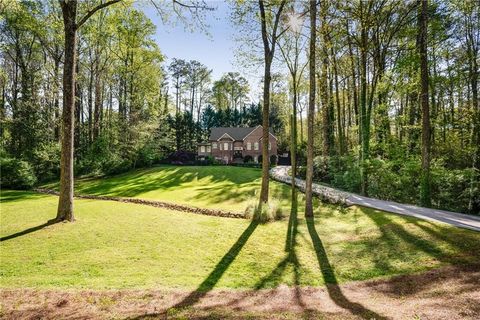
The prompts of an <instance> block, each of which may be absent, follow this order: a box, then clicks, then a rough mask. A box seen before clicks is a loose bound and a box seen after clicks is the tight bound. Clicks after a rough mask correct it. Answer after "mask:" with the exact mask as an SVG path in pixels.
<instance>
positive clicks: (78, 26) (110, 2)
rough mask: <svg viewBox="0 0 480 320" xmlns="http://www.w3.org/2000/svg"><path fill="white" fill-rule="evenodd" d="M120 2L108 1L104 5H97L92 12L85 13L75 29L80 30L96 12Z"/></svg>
mask: <svg viewBox="0 0 480 320" xmlns="http://www.w3.org/2000/svg"><path fill="white" fill-rule="evenodd" d="M120 1H122V0H110V1H107V2H105V3H102V4H99V5H98V6H96V7H95V8H93V9H92V10H90V11H88V12H87V14H86V15H85V16H84V17H83V18H82V19H81V20H80V22H79V23H77V25H76V28H77V29H78V28H80V27H81V26H82V25H83V24H84V23H85V22H86V21H87V20H88V19H89V18H90V17H91V16H92V15H93V14H94V13H95V12H97V11H98V10H100V9H103V8H105V7H108V6H110V5H112V4H114V3H117V2H120Z"/></svg>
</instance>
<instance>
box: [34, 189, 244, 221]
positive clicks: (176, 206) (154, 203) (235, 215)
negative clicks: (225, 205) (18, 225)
mask: <svg viewBox="0 0 480 320" xmlns="http://www.w3.org/2000/svg"><path fill="white" fill-rule="evenodd" d="M34 191H36V192H39V193H44V194H51V195H55V196H58V195H59V192H58V191H55V190H51V189H43V188H37V189H34ZM75 198H78V199H92V200H107V201H117V202H125V203H135V204H143V205H147V206H151V207H156V208H165V209H169V210H175V211H182V212H189V213H195V214H202V215H206V216H215V217H223V218H235V219H246V217H245V215H244V214H242V213H239V212H232V211H223V210H215V209H206V208H198V207H193V206H187V205H183V204H175V203H170V202H163V201H157V200H145V199H138V198H123V197H112V196H95V195H86V194H76V195H75Z"/></svg>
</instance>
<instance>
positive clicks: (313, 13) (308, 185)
mask: <svg viewBox="0 0 480 320" xmlns="http://www.w3.org/2000/svg"><path fill="white" fill-rule="evenodd" d="M316 29H317V5H316V1H310V50H309V58H308V59H309V71H310V75H309V77H310V92H309V93H308V118H307V176H306V180H305V217H313V203H312V183H313V120H314V116H315V86H316V83H315V40H316V37H317V34H316Z"/></svg>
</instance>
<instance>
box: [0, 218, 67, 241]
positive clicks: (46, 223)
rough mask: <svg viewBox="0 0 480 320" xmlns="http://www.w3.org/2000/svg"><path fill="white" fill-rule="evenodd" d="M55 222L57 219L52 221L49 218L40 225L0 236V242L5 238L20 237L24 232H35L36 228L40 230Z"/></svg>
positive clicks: (5, 239)
mask: <svg viewBox="0 0 480 320" xmlns="http://www.w3.org/2000/svg"><path fill="white" fill-rule="evenodd" d="M55 223H58V221H52V220H49V221H47V222H45V223H43V224H41V225H38V226H36V227H32V228H28V229H25V230H23V231H20V232H17V233H14V234H11V235H9V236H5V237H1V238H0V242H3V241H7V240H11V239H15V238H17V237H21V236H24V235H26V234H29V233H32V232H35V231H38V230H42V229H43V228H45V227H48V226H50V225H53V224H55Z"/></svg>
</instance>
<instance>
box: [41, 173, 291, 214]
mask: <svg viewBox="0 0 480 320" xmlns="http://www.w3.org/2000/svg"><path fill="white" fill-rule="evenodd" d="M260 186H261V170H260V169H256V168H242V167H232V166H161V167H153V168H149V169H138V170H134V171H130V172H127V173H124V174H120V175H116V176H112V177H104V178H97V179H91V178H90V179H78V180H77V181H76V183H75V192H77V193H79V194H91V195H103V196H119V197H136V198H143V199H151V200H161V201H169V202H175V203H179V204H185V205H191V206H196V207H201V208H210V209H222V210H228V211H237V212H243V211H244V210H245V208H246V206H247V203H248V201H249V200H252V199H253V200H256V199H257V196H256V193H257V192H259V191H260ZM44 187H46V188H55V189H58V184H56V183H54V184H48V185H45V186H44ZM270 190H271V191H270V192H271V195H272V196H273V197H277V198H278V199H287V198H288V194H289V189H288V186H287V185H285V184H281V183H278V182H275V181H271V184H270ZM282 205H284V206H288V201H282Z"/></svg>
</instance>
